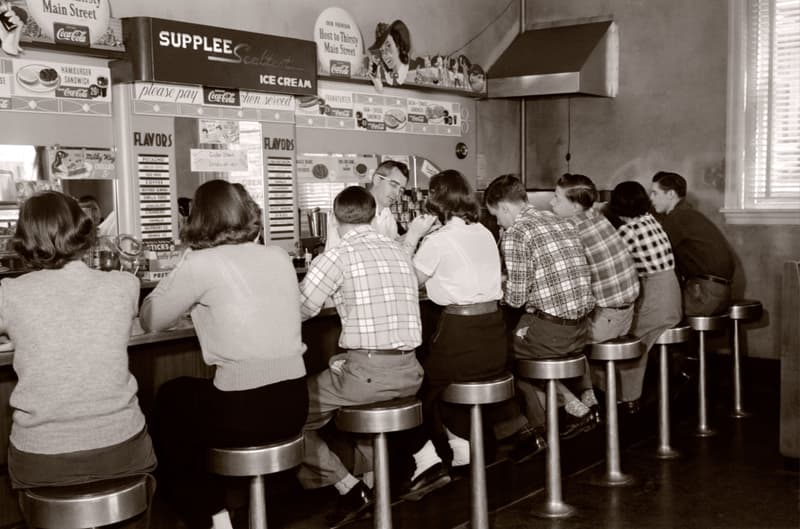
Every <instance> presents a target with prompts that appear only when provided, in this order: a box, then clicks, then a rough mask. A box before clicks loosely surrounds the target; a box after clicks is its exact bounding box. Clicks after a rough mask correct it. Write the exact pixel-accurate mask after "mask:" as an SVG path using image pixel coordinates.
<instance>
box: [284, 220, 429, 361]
mask: <svg viewBox="0 0 800 529" xmlns="http://www.w3.org/2000/svg"><path fill="white" fill-rule="evenodd" d="M329 297H333V301H334V303H335V304H336V310H337V312H338V313H339V317H340V318H341V320H342V334H341V335H340V336H339V346H340V347H342V348H343V349H401V350H411V349H414V348H416V347H417V346H419V345H420V343H422V325H421V322H420V315H419V286H418V283H417V276H416V272H415V271H414V266H413V264H412V263H411V259H410V258H409V257H408V255H407V254H406V253H405V252H404V251H403V250H402V249H401V247H400V246H399V245H398V244H397V243H396V242H394V241H392V240H390V239H389V238H387V237H384V236H383V235H380V234H378V233H376V232H375V230H374V229H373V228H372V227H371V226H369V225H363V226H357V227H355V228H353V229H352V230H350V231H349V232H347V233H346V234H345V236H344V237H342V241H341V244H340V245H339V246H337V247H335V248H332V249H330V250H327V251H325V252H324V253H323V254H322V255H320V256H319V257H317V258H316V259H314V261H313V262H312V263H311V267H310V268H309V270H308V273H307V274H306V276H305V278H304V279H303V281H302V283H301V284H300V305H301V306H300V311H301V314H302V316H303V320H307V319H309V318H312V317H314V316H316V315H317V314H318V313H319V311H320V309H321V308H322V305H323V304H324V303H325V301H326V300H327V299H328V298H329Z"/></svg>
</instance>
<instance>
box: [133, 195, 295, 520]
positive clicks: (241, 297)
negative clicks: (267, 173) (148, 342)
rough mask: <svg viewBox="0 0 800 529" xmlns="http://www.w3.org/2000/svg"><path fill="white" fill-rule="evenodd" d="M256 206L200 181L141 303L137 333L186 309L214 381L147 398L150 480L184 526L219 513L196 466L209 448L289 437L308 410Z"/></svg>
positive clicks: (279, 258) (217, 496)
mask: <svg viewBox="0 0 800 529" xmlns="http://www.w3.org/2000/svg"><path fill="white" fill-rule="evenodd" d="M261 230H262V220H261V208H260V207H259V206H258V205H257V204H256V203H255V202H254V201H253V199H252V198H251V197H250V196H249V195H248V194H247V191H246V190H245V189H244V187H242V186H241V185H240V184H231V183H229V182H226V181H224V180H211V181H209V182H206V183H204V184H203V185H201V186H200V187H199V188H198V189H197V191H196V192H195V195H194V199H193V200H192V209H191V212H190V213H189V218H188V220H187V221H186V225H185V226H184V229H183V233H182V238H183V240H184V241H185V242H186V243H187V244H188V245H189V247H190V250H188V251H187V252H186V253H185V254H184V256H183V259H182V260H181V262H180V263H179V264H178V265H177V266H176V268H175V269H174V270H173V271H172V272H171V273H170V275H169V276H167V277H166V278H164V279H163V280H162V281H161V282H160V283H159V285H158V287H156V289H155V290H154V291H153V292H152V293H151V294H150V295H149V296H147V298H146V299H145V300H144V303H143V304H142V311H141V312H142V315H141V323H142V327H143V328H144V329H145V330H150V331H159V330H164V329H167V328H169V327H171V326H172V325H174V324H175V323H176V322H177V320H178V319H179V318H180V317H182V316H183V315H184V314H186V313H187V312H189V313H190V314H191V317H192V323H193V324H194V327H195V331H196V332H197V337H198V339H199V341H200V347H201V349H202V352H203V360H205V362H206V363H207V364H209V365H211V366H214V367H215V368H216V369H215V373H214V379H213V381H212V380H208V379H201V378H189V377H182V378H177V379H174V380H171V381H169V382H167V383H166V384H164V385H163V386H162V387H161V388H160V390H159V392H158V395H157V398H156V410H155V411H156V418H155V422H154V436H155V440H156V450H157V452H158V453H159V454H160V456H161V459H162V460H163V461H164V463H163V465H162V467H161V471H162V472H161V476H163V479H160V482H161V483H162V485H163V486H164V488H166V490H167V497H168V498H170V500H171V501H172V502H173V504H174V505H175V508H176V510H177V511H178V512H179V513H181V515H182V517H183V518H184V519H185V521H186V522H187V524H188V525H189V527H198V528H202V529H207V528H208V527H209V526H210V525H211V516H212V515H213V514H214V513H215V512H217V511H219V510H220V509H222V508H223V507H224V497H225V493H224V489H223V488H222V485H221V483H220V480H219V479H214V478H212V477H211V476H210V475H209V474H208V473H207V472H206V471H205V469H204V464H203V462H204V460H205V454H206V451H207V450H208V448H209V447H212V446H217V447H230V446H253V445H262V444H269V443H273V442H276V441H278V440H282V439H286V438H289V437H292V436H295V435H297V434H299V433H300V432H301V431H302V428H303V424H304V423H305V419H306V414H307V413H308V392H307V390H306V382H305V374H306V372H305V366H304V363H303V357H302V355H303V352H304V351H305V345H304V344H303V342H302V341H301V337H300V291H299V288H298V285H297V276H296V275H295V271H294V266H293V265H292V261H291V259H290V257H289V255H288V254H287V253H286V252H285V251H284V250H282V249H281V248H278V247H265V246H263V245H260V244H256V243H255V242H254V241H255V240H256V239H257V238H258V236H259V234H260V233H261Z"/></svg>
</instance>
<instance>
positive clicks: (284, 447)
mask: <svg viewBox="0 0 800 529" xmlns="http://www.w3.org/2000/svg"><path fill="white" fill-rule="evenodd" d="M302 460H303V434H302V433H301V434H300V435H298V436H297V437H294V438H292V439H287V440H285V441H281V442H278V443H274V444H269V445H262V446H250V447H243V448H212V449H211V450H209V452H208V461H207V463H208V469H209V470H210V471H211V472H213V473H214V474H219V475H221V476H236V477H249V478H250V529H267V499H266V489H265V486H264V476H265V475H267V474H274V473H276V472H282V471H284V470H288V469H290V468H293V467H296V466H297V465H299V464H300V463H301V462H302Z"/></svg>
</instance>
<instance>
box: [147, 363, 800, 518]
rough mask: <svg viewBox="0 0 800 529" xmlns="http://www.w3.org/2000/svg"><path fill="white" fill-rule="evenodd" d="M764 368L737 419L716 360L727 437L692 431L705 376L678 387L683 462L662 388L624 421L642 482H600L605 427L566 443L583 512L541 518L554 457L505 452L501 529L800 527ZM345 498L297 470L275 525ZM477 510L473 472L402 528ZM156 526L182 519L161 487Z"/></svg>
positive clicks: (280, 491)
mask: <svg viewBox="0 0 800 529" xmlns="http://www.w3.org/2000/svg"><path fill="white" fill-rule="evenodd" d="M761 364H762V365H761V368H759V369H756V370H753V371H751V372H750V373H749V375H748V378H749V379H748V381H747V382H748V385H747V386H746V390H747V393H746V401H745V402H746V404H748V405H750V406H751V407H752V409H753V410H754V411H755V412H756V414H755V415H754V416H753V417H752V418H749V419H745V420H738V421H737V420H734V419H731V418H728V417H727V415H726V413H727V411H728V409H729V402H730V387H729V382H728V381H727V379H728V378H729V373H730V360H729V357H719V358H714V359H713V360H712V365H711V369H710V378H709V380H710V385H711V390H710V394H711V397H712V399H711V400H712V406H711V425H712V426H714V427H716V428H718V430H719V434H718V435H717V436H716V437H712V438H706V439H700V438H696V437H694V436H693V435H692V431H693V428H694V425H695V423H694V421H695V417H696V414H695V402H694V394H695V387H696V386H695V384H696V382H695V380H691V381H689V382H686V381H685V380H684V381H683V385H682V386H681V385H679V384H675V385H674V386H673V389H676V390H677V391H676V393H678V394H679V395H678V398H677V399H676V401H674V402H673V417H674V418H675V420H674V423H673V445H674V446H675V447H676V448H678V449H679V450H681V452H682V457H681V458H680V459H677V460H671V461H662V460H658V459H656V458H655V457H654V456H653V453H654V450H655V447H656V437H655V436H656V407H655V403H654V401H653V398H652V397H653V396H652V395H651V396H650V397H651V398H650V399H649V402H646V403H645V406H644V408H643V409H642V411H641V412H640V413H639V414H637V415H636V416H632V417H627V416H623V417H621V426H622V429H621V430H622V432H621V436H622V441H623V453H622V468H623V470H624V471H625V472H627V473H630V474H633V475H634V476H636V477H637V478H638V480H637V482H636V484H635V486H632V487H627V488H616V489H606V488H601V487H597V486H594V485H592V484H590V480H591V478H592V477H593V476H594V475H598V474H600V473H602V471H603V463H602V461H601V459H602V457H603V453H604V435H603V432H602V429H597V430H595V431H593V432H589V433H587V434H583V435H581V436H579V437H577V438H575V439H570V440H568V441H565V442H562V444H561V447H562V449H561V452H562V458H563V464H562V468H563V471H564V475H565V479H564V489H563V497H564V500H565V501H566V502H567V503H570V504H571V505H573V506H574V507H576V508H577V514H576V515H575V516H573V517H572V518H568V519H564V520H543V519H539V518H535V517H533V516H532V515H531V514H530V511H531V507H532V505H533V504H534V503H538V502H540V501H542V500H543V498H544V492H543V491H542V486H543V483H544V454H539V455H537V456H536V457H535V458H534V459H532V460H530V461H528V462H526V463H524V464H519V465H513V464H512V463H511V462H509V461H508V460H506V459H503V457H502V450H501V451H499V457H498V461H497V462H495V463H494V464H493V465H490V467H489V468H488V471H487V478H488V485H489V494H490V497H489V504H490V508H491V509H492V510H493V513H492V515H491V522H492V527H493V528H494V529H519V528H538V527H542V528H555V529H582V528H596V527H602V528H615V529H616V528H619V529H648V528H665V529H666V528H698V529H700V528H702V529H706V528H717V527H719V528H725V529H738V528H762V527H767V528H800V475H798V473H797V472H793V471H788V470H784V459H783V458H782V456H781V455H780V453H779V452H778V432H779V426H778V417H779V414H778V411H779V408H778V406H779V404H778V394H779V383H778V374H777V369H778V366H777V364H778V363H777V362H762V363H761ZM751 365H752V364H751ZM764 366H766V367H765V368H764ZM755 367H759V366H755ZM678 378H680V377H678ZM675 382H676V381H673V383H675ZM519 498H522V499H521V500H518V499H519ZM335 500H336V495H335V491H333V490H329V489H323V490H319V491H302V490H300V489H299V486H298V485H297V484H296V481H295V480H294V479H293V478H292V476H291V475H284V476H281V477H279V478H278V479H277V480H275V479H272V480H271V481H270V483H269V489H268V511H269V517H270V520H269V523H270V527H272V528H278V527H280V528H284V529H321V528H323V527H325V525H324V523H323V517H324V513H325V512H327V511H328V510H330V509H331V508H332V507H333V506H334V503H335ZM515 500H518V501H515ZM512 502H513V503H512ZM468 517H469V480H468V479H467V478H465V477H460V478H456V479H454V481H453V482H452V483H451V484H449V485H448V486H447V487H444V488H443V489H440V490H438V491H436V492H435V493H433V494H431V495H430V496H428V497H426V498H425V499H424V500H423V501H421V502H404V501H399V502H395V503H394V505H393V519H394V527H395V529H421V528H424V529H445V528H453V527H458V528H466V527H468V524H465V523H463V522H464V521H465V520H467V519H468ZM371 526H372V520H371V519H362V520H359V521H357V522H354V523H352V524H350V525H348V527H347V529H367V528H369V527H371ZM151 527H152V528H153V529H166V528H169V529H173V528H180V527H182V525H181V524H180V523H179V522H178V520H177V519H176V518H175V516H174V515H173V514H171V513H170V512H169V510H168V508H167V507H166V506H165V505H163V503H162V502H160V501H159V499H158V494H157V498H156V502H155V505H154V517H153V521H152V524H151ZM240 527H246V522H244V524H243V525H240V526H238V527H237V529H239V528H240Z"/></svg>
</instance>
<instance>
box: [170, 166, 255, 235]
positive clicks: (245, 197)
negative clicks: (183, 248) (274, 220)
mask: <svg viewBox="0 0 800 529" xmlns="http://www.w3.org/2000/svg"><path fill="white" fill-rule="evenodd" d="M262 227H263V221H262V220H261V208H260V207H259V205H258V204H256V203H255V201H254V200H253V199H252V198H251V197H250V195H249V194H248V193H247V190H246V189H245V188H244V186H242V184H238V183H237V184H232V183H230V182H227V181H225V180H209V181H208V182H206V183H204V184H203V185H201V186H200V187H198V188H197V191H195V193H194V199H192V210H191V212H190V213H189V217H188V219H187V221H186V224H185V225H184V227H183V230H182V231H181V239H183V240H184V241H185V242H187V243H188V244H189V247H190V248H193V249H195V250H200V249H203V248H213V247H215V246H221V245H223V244H241V243H245V242H252V241H254V240H255V239H256V238H257V237H258V236H259V234H260V233H261V229H262Z"/></svg>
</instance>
